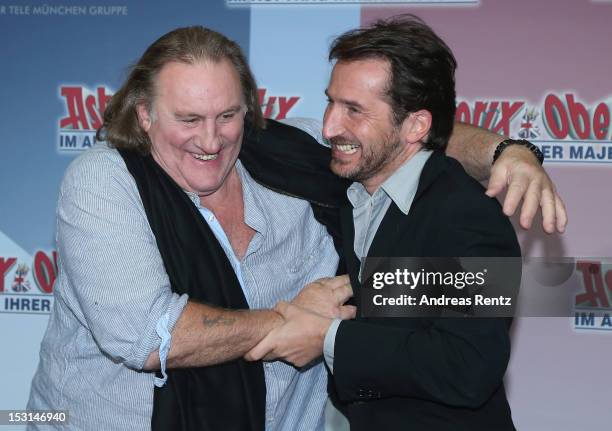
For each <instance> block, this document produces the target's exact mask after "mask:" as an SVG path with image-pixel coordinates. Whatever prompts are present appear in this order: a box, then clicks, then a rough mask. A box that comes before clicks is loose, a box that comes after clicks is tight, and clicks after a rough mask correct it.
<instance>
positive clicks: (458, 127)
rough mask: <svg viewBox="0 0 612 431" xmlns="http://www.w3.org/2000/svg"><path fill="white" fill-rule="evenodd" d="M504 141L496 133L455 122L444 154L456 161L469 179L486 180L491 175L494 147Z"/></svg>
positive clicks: (502, 137)
mask: <svg viewBox="0 0 612 431" xmlns="http://www.w3.org/2000/svg"><path fill="white" fill-rule="evenodd" d="M504 139H505V137H504V136H502V135H498V134H497V133H493V132H490V131H488V130H485V129H481V128H479V127H474V126H471V125H469V124H464V123H459V122H455V126H454V129H453V134H452V135H451V137H450V139H449V142H448V147H447V149H446V154H447V155H448V156H450V157H453V158H454V159H457V160H458V161H459V163H461V164H462V165H463V168H464V169H465V170H466V172H467V173H468V174H469V175H470V176H471V177H473V178H475V179H477V180H478V181H482V180H486V179H488V178H489V175H490V173H491V165H492V163H493V153H494V152H495V147H497V144H499V143H500V142H501V141H502V140H504Z"/></svg>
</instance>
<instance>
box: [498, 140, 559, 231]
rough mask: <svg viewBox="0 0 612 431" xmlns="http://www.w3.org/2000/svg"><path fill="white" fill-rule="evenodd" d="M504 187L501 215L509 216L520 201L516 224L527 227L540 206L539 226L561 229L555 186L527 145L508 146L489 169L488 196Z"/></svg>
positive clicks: (552, 229)
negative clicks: (540, 218)
mask: <svg viewBox="0 0 612 431" xmlns="http://www.w3.org/2000/svg"><path fill="white" fill-rule="evenodd" d="M506 187H507V188H508V192H507V193H506V198H505V200H504V203H503V208H504V214H506V215H507V216H511V215H512V214H514V212H515V211H516V209H517V208H518V206H519V203H520V201H521V200H523V205H522V207H521V217H520V224H521V226H522V227H523V228H525V229H530V228H531V224H532V222H533V218H534V217H535V215H536V213H537V211H538V207H540V208H542V228H543V229H544V231H545V232H546V233H554V232H555V229H556V231H557V232H560V233H562V232H564V231H565V226H566V225H567V212H566V209H565V204H564V203H563V200H562V199H561V197H560V196H559V194H558V193H557V191H556V190H555V185H554V184H553V182H552V181H551V179H550V177H549V176H548V174H547V173H546V171H545V170H544V168H543V167H542V166H541V165H540V164H539V162H538V161H537V160H536V158H535V157H534V155H533V154H532V153H531V151H529V150H528V149H527V148H524V147H521V146H518V145H511V146H509V147H508V148H506V149H505V150H504V151H503V152H502V153H501V155H500V156H499V158H498V159H497V161H496V162H495V163H494V164H493V166H492V168H491V177H490V179H489V184H488V187H487V191H486V193H487V195H488V196H491V197H493V196H497V195H498V194H499V193H501V192H502V191H503V190H504V189H505V188H506Z"/></svg>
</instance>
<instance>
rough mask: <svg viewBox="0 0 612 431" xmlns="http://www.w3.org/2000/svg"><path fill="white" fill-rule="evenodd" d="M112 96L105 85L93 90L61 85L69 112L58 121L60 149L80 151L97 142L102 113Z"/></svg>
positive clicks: (62, 95) (63, 98)
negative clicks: (96, 137)
mask: <svg viewBox="0 0 612 431" xmlns="http://www.w3.org/2000/svg"><path fill="white" fill-rule="evenodd" d="M111 95H112V94H111V92H110V91H109V90H108V89H107V88H106V87H102V86H100V87H97V88H96V89H94V90H91V89H89V88H87V87H84V86H69V85H62V86H61V87H60V97H61V98H62V101H63V102H64V106H65V111H66V113H65V116H64V117H62V118H61V119H60V120H59V136H58V144H57V145H58V147H57V148H58V150H59V151H62V152H63V151H81V150H85V149H87V148H89V147H91V146H92V145H93V144H94V143H95V134H96V130H97V129H98V128H99V127H100V126H101V125H102V115H103V113H104V109H105V108H106V104H107V103H108V101H109V100H110V98H111Z"/></svg>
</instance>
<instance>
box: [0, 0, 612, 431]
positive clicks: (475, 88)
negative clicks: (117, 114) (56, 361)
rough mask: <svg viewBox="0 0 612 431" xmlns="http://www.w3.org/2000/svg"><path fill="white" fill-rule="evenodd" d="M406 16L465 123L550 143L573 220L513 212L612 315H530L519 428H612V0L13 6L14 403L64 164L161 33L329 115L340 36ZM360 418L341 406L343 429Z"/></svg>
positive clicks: (536, 252) (44, 280)
mask: <svg viewBox="0 0 612 431" xmlns="http://www.w3.org/2000/svg"><path fill="white" fill-rule="evenodd" d="M406 12H411V13H415V14H417V15H419V16H421V17H422V18H423V19H425V20H426V22H427V23H429V24H430V25H431V26H432V27H433V28H434V30H435V31H437V32H438V34H440V35H441V36H442V37H443V39H444V40H446V41H447V42H448V44H449V45H450V47H451V48H452V49H453V51H454V53H455V56H456V57H457V60H458V63H459V68H458V70H457V90H458V91H457V93H458V101H457V102H458V109H457V117H458V119H460V120H462V121H464V122H468V123H472V124H477V125H480V126H482V127H486V128H488V129H491V130H493V131H496V132H499V133H503V134H506V135H509V136H511V137H515V138H519V137H520V138H526V139H529V140H531V141H532V142H534V143H536V144H537V145H538V146H540V148H541V149H542V150H543V151H544V154H545V156H546V162H545V165H546V168H547V171H548V172H549V174H550V175H551V177H552V178H553V179H554V181H555V184H556V185H557V188H558V190H559V192H560V193H561V195H562V196H563V198H564V199H565V202H566V205H567V209H568V213H569V217H570V223H569V225H568V228H567V232H566V233H565V234H564V235H561V236H558V235H553V236H547V235H545V234H543V233H542V231H541V229H540V226H539V225H536V226H535V227H534V228H533V229H532V230H531V231H529V232H525V231H522V230H521V229H520V228H519V227H518V223H516V217H514V218H513V222H514V225H515V227H516V228H517V231H518V232H519V237H520V240H521V245H522V248H523V253H524V254H525V255H528V256H570V257H576V258H577V259H576V262H577V263H576V268H574V269H575V271H574V273H573V274H572V277H573V278H574V279H575V280H578V282H580V283H582V285H583V287H584V292H582V296H581V297H580V301H582V302H580V301H577V303H578V302H580V304H581V305H583V306H587V307H591V308H597V309H598V310H599V311H603V312H604V314H603V316H598V317H595V318H591V317H590V316H589V315H588V314H586V315H585V314H584V313H579V312H578V310H576V313H577V317H565V318H543V317H542V318H519V319H516V320H515V322H514V327H513V348H512V358H511V363H510V367H509V370H508V372H507V376H506V384H507V387H508V392H509V398H510V403H511V406H512V409H513V415H514V419H515V423H516V425H517V428H518V429H521V430H538V431H539V430H557V431H562V430H567V431H569V430H576V429H580V430H584V429H589V428H594V429H609V428H610V423H612V420H611V419H612V410H610V398H609V388H610V385H611V384H612V378H611V377H610V372H609V370H610V367H609V360H610V358H612V322H611V319H610V316H609V315H607V318H606V314H605V313H607V312H610V314H612V306H611V305H610V304H611V303H612V268H608V266H607V265H606V264H605V262H604V263H603V264H601V265H600V263H602V261H604V260H605V259H603V258H605V257H607V256H610V254H611V253H610V248H611V239H612V224H611V222H610V215H612V199H611V197H610V191H609V188H610V184H611V180H612V138H611V134H612V129H611V128H610V122H611V115H610V110H611V109H612V103H611V102H612V97H611V94H612V86H611V85H610V78H609V77H610V70H612V56H611V55H610V41H612V25H610V23H611V22H612V1H610V0H599V1H597V0H513V1H507V0H456V1H452V0H446V1H417V0H415V1H412V2H410V1H403V2H400V1H386V2H382V1H375V0H369V1H361V2H359V1H342V0H336V1H325V0H303V1H300V0H286V1H274V0H214V1H212V0H211V1H205V0H181V1H177V2H165V1H148V2H141V1H131V0H130V1H128V0H123V1H122V0H110V1H107V0H91V1H80V2H75V1H64V2H56V1H46V2H38V1H27V0H26V1H21V0H19V1H17V0H16V1H12V2H11V1H8V2H7V1H5V0H0V35H1V36H2V39H1V40H2V42H1V43H0V100H1V103H0V124H1V127H0V145H1V149H2V156H0V191H1V195H0V199H1V201H0V202H1V203H0V409H22V408H25V404H26V401H27V398H28V394H29V386H30V381H31V378H32V376H33V373H34V371H35V369H36V366H37V363H38V351H39V344H40V341H41V339H42V336H43V334H44V330H45V328H46V324H47V319H48V315H49V313H50V310H51V309H52V307H53V282H54V280H55V277H56V267H55V261H56V252H55V240H54V235H55V227H54V224H55V206H56V199H57V194H58V189H59V184H60V181H61V178H62V175H63V172H64V170H65V169H66V167H67V165H68V164H69V163H70V162H71V161H72V160H73V159H74V158H75V157H76V156H78V154H80V153H81V152H82V151H84V150H86V149H87V148H89V147H90V146H91V145H92V144H93V143H94V133H95V129H96V128H97V127H99V125H100V121H101V113H102V111H103V110H104V107H105V105H106V102H107V100H108V98H109V97H110V96H111V95H112V94H113V92H114V91H115V90H116V89H117V88H118V87H119V85H120V83H121V82H122V80H123V78H124V77H125V76H126V71H127V68H128V66H129V65H130V64H132V63H134V62H135V61H136V60H137V59H138V58H139V56H140V55H141V54H142V52H143V51H144V49H145V48H146V47H147V46H148V45H149V44H150V43H152V42H153V41H154V40H155V39H157V38H158V37H159V36H161V35H162V34H164V33H166V32H167V31H169V30H171V29H174V28H176V27H180V26H187V25H195V24H200V25H204V26H207V27H211V28H213V29H215V30H218V31H220V32H222V33H224V34H226V35H227V36H229V37H230V38H232V39H234V40H236V41H237V42H238V43H239V44H240V45H241V46H242V48H243V49H244V51H245V53H246V54H247V55H248V58H249V61H250V64H251V66H252V68H253V71H254V73H255V76H256V78H257V81H258V87H259V95H260V102H261V104H262V107H263V110H264V113H265V115H266V117H270V118H277V119H278V118H284V117H314V118H322V113H323V110H324V107H325V95H324V89H325V87H326V85H327V80H328V77H329V72H330V70H331V67H330V65H329V64H328V62H327V60H326V59H327V49H328V47H329V43H330V42H331V40H332V39H333V37H334V36H336V35H338V34H340V33H342V32H343V31H345V30H347V29H350V28H354V27H357V26H359V25H362V24H367V23H369V22H371V21H373V20H375V19H377V18H382V17H387V16H391V15H394V14H397V13H406ZM538 223H539V222H538ZM579 260H581V261H587V262H590V263H591V266H590V268H591V269H590V270H589V271H585V270H580V269H579V265H578V261H579ZM97 270H101V269H100V268H91V271H97ZM104 270H110V271H112V268H105V269H104ZM587 272H588V274H587ZM121 282H122V280H120V279H118V280H117V283H121ZM126 289H129V286H126ZM580 304H578V305H580ZM84 389H85V388H84ZM344 427H345V424H344V423H343V422H342V420H341V419H340V418H339V417H338V416H337V414H336V413H335V412H333V411H331V410H330V411H329V412H328V428H329V429H335V430H340V429H344ZM2 429H9V427H2ZM14 429H21V428H14Z"/></svg>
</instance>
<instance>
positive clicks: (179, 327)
mask: <svg viewBox="0 0 612 431" xmlns="http://www.w3.org/2000/svg"><path fill="white" fill-rule="evenodd" d="M281 322H282V317H281V316H280V315H278V314H277V313H276V312H274V311H272V310H227V309H221V308H217V307H213V306H210V305H206V304H199V303H196V302H192V301H190V302H189V303H188V304H187V306H186V307H185V309H184V310H183V313H182V314H181V317H180V318H179V320H178V321H177V323H176V326H175V327H174V329H173V331H172V344H171V347H170V352H169V353H168V359H167V362H166V365H167V367H168V368H184V367H202V366H207V365H214V364H218V363H221V362H226V361H230V360H233V359H236V358H239V357H241V356H243V355H244V354H245V353H246V352H247V351H249V350H250V349H251V348H253V346H255V345H256V344H257V343H258V342H259V341H260V340H261V339H262V338H263V337H264V336H266V335H267V334H268V332H270V331H271V330H272V329H273V328H275V327H276V326H278V325H280V323H281ZM159 367H160V362H159V353H158V351H155V352H152V353H151V354H150V355H149V358H148V359H147V361H146V363H145V367H144V368H145V369H147V370H154V369H159Z"/></svg>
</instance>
